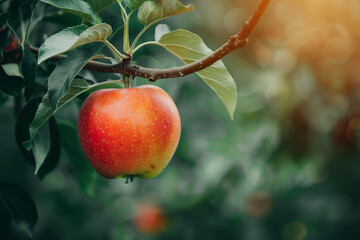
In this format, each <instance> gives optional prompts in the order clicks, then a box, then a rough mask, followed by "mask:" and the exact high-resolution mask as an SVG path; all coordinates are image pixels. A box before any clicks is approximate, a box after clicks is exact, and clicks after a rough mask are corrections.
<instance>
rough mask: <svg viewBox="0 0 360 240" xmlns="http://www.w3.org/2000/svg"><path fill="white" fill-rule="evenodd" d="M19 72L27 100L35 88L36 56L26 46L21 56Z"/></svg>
mask: <svg viewBox="0 0 360 240" xmlns="http://www.w3.org/2000/svg"><path fill="white" fill-rule="evenodd" d="M21 73H22V75H23V76H24V81H25V97H26V99H27V100H29V99H30V97H31V96H32V94H33V92H34V90H35V73H36V58H35V55H34V54H33V53H32V52H31V51H30V50H29V49H27V48H24V50H23V54H22V58H21Z"/></svg>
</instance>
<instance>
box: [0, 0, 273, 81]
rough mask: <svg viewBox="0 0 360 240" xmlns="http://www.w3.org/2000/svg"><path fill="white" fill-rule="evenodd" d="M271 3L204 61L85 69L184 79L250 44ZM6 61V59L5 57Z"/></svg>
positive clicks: (265, 1)
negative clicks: (161, 65) (153, 66)
mask: <svg viewBox="0 0 360 240" xmlns="http://www.w3.org/2000/svg"><path fill="white" fill-rule="evenodd" d="M270 1H271V0H260V2H259V3H258V5H257V6H256V8H255V10H254V12H253V13H252V15H251V17H250V18H249V20H248V21H246V22H245V24H244V26H243V27H242V29H241V30H240V32H238V33H237V34H235V35H233V36H231V37H230V38H229V40H228V41H227V42H226V43H225V44H224V45H222V46H221V47H220V48H218V49H217V50H216V51H215V52H213V53H212V54H211V55H209V56H206V57H204V58H203V59H200V60H198V61H196V62H193V63H191V64H187V65H184V66H180V67H172V68H167V69H154V68H145V67H141V66H138V65H135V64H132V63H127V62H121V63H118V64H106V63H101V62H97V61H90V62H88V63H87V64H86V65H85V67H84V68H86V69H89V70H94V71H98V72H103V73H105V72H109V73H121V74H124V75H127V76H137V77H142V78H146V79H149V80H150V81H156V80H157V79H163V78H176V77H183V76H186V75H188V74H191V73H194V72H197V71H200V70H202V69H204V68H206V67H209V66H211V65H212V64H214V63H215V62H217V61H218V60H220V59H222V58H223V57H224V56H226V55H227V54H229V53H231V52H233V51H234V50H236V49H238V48H241V47H243V46H245V45H246V43H247V42H248V38H249V36H250V34H251V33H252V32H253V30H254V29H255V27H256V25H257V24H258V22H259V20H260V18H261V16H262V15H263V13H264V12H265V10H266V7H267V6H268V4H269V2H270ZM31 50H32V51H33V52H37V51H38V49H35V48H31ZM54 58H55V59H59V56H55V57H54ZM4 59H6V57H4ZM12 60H13V59H12ZM5 62H6V61H5ZM3 63H4V62H3Z"/></svg>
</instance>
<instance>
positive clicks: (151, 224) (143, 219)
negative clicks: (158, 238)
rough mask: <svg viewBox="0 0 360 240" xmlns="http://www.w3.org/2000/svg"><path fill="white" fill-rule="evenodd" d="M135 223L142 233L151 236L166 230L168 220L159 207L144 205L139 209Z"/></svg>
mask: <svg viewBox="0 0 360 240" xmlns="http://www.w3.org/2000/svg"><path fill="white" fill-rule="evenodd" d="M133 222H134V224H135V226H136V228H137V229H138V230H139V231H140V232H141V233H143V234H146V235H150V234H156V233H159V232H161V231H163V230H165V228H166V226H167V223H168V220H167V218H166V216H165V214H164V212H163V210H162V209H161V208H160V207H159V206H157V205H154V204H143V205H140V206H138V207H137V209H136V213H135V216H134V219H133Z"/></svg>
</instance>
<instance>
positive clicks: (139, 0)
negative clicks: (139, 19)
mask: <svg viewBox="0 0 360 240" xmlns="http://www.w3.org/2000/svg"><path fill="white" fill-rule="evenodd" d="M145 1H147V0H124V4H125V6H126V7H128V8H129V9H130V10H131V11H133V10H136V9H137V8H139V7H140V6H141V4H143V2H145Z"/></svg>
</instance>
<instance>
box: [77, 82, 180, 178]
mask: <svg viewBox="0 0 360 240" xmlns="http://www.w3.org/2000/svg"><path fill="white" fill-rule="evenodd" d="M180 132H181V123H180V116H179V112H178V110H177V107H176V105H175V103H174V102H173V100H172V99H171V97H170V96H169V95H168V94H167V93H166V92H165V91H164V90H162V89H161V88H159V87H156V86H152V85H143V86H140V87H135V88H125V89H102V90H98V91H96V92H94V93H92V94H91V95H90V96H89V97H88V98H87V99H86V100H85V102H84V104H83V105H82V107H81V109H80V113H79V118H78V134H79V138H80V143H81V146H82V149H83V151H84V153H85V155H86V157H87V158H88V160H89V162H90V164H91V165H92V166H93V167H94V168H95V170H96V171H97V172H99V173H100V174H101V175H102V176H104V177H106V178H118V177H126V178H128V177H130V179H131V180H132V179H133V177H134V176H135V175H136V176H139V177H141V178H151V177H155V176H157V175H159V174H160V173H161V172H162V170H163V169H164V168H165V167H166V166H167V164H168V163H169V161H170V159H171V157H172V156H173V154H174V152H175V150H176V147H177V145H178V143H179V138H180Z"/></svg>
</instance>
